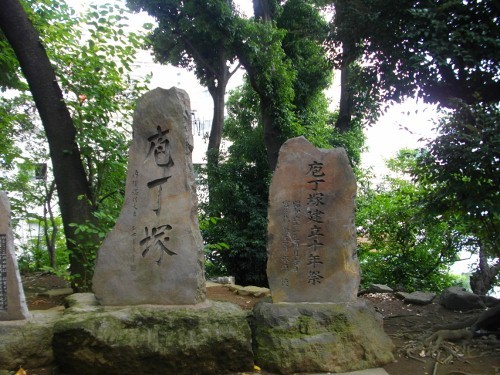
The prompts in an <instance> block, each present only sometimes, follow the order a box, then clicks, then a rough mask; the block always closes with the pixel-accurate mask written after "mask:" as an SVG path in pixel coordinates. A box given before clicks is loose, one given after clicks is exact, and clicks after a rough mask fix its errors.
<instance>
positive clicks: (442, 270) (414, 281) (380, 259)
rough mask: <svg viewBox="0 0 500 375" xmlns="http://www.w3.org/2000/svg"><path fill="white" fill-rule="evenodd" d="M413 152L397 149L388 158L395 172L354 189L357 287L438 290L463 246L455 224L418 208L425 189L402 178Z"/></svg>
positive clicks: (447, 280)
mask: <svg viewBox="0 0 500 375" xmlns="http://www.w3.org/2000/svg"><path fill="white" fill-rule="evenodd" d="M416 156H417V152H416V151H414V150H402V151H400V152H399V154H398V156H397V157H396V158H394V159H392V160H391V161H389V163H388V164H389V167H390V168H391V169H392V171H394V172H397V173H398V174H397V175H396V176H395V177H391V176H388V177H386V178H385V180H384V181H383V183H382V184H380V185H378V186H377V187H376V188H375V189H373V188H370V187H366V186H365V185H363V184H361V186H365V187H364V188H362V189H361V190H360V191H359V194H358V200H357V213H356V223H357V226H358V235H359V236H361V237H362V238H363V239H364V241H361V244H360V245H359V250H358V253H359V259H360V263H361V269H362V286H367V285H369V284H371V283H382V284H387V285H389V286H391V287H394V288H397V289H403V290H405V291H409V292H411V291H415V290H432V291H440V290H442V289H444V288H445V287H447V286H450V285H451V284H452V283H453V277H452V276H450V275H449V273H448V271H449V266H450V265H451V264H452V263H453V262H454V261H456V260H457V259H458V258H457V253H458V251H460V250H464V249H467V248H468V247H469V246H470V245H471V243H470V238H469V237H467V236H464V235H463V234H462V233H461V232H460V231H459V227H458V224H457V223H456V222H454V221H449V220H445V219H444V218H443V217H440V216H429V215H426V213H425V212H424V211H423V210H422V204H421V202H422V199H424V197H425V194H426V190H425V189H424V187H423V186H421V185H419V184H415V183H414V182H412V181H411V180H410V179H409V178H408V177H409V176H408V174H406V175H405V174H404V172H408V171H409V170H410V169H411V168H413V166H414V163H415V160H416Z"/></svg>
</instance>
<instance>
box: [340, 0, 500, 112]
mask: <svg viewBox="0 0 500 375" xmlns="http://www.w3.org/2000/svg"><path fill="white" fill-rule="evenodd" d="M331 2H332V3H334V5H335V11H336V16H335V18H334V23H333V25H332V26H333V27H332V31H333V33H332V40H331V47H332V48H331V51H332V53H333V55H334V57H335V58H336V60H337V61H339V59H340V58H341V57H342V56H341V55H340V54H339V51H341V50H340V49H339V47H340V45H341V43H345V41H349V43H350V44H351V45H352V49H353V50H352V51H350V53H352V54H353V56H354V58H355V59H359V58H362V60H363V61H365V64H363V66H362V68H361V70H360V71H359V72H358V73H360V74H361V75H360V77H363V76H364V81H365V82H366V85H365V86H366V87H367V89H368V92H371V95H372V96H373V97H375V98H376V102H381V100H389V101H392V100H395V101H399V100H401V99H402V98H404V97H407V96H413V95H415V94H417V95H419V96H420V97H422V98H424V99H425V100H426V101H428V102H433V103H435V102H438V103H440V104H441V105H443V106H453V102H452V101H450V99H451V98H460V99H462V100H464V101H465V102H468V103H472V102H474V101H475V100H476V98H477V97H478V96H479V97H480V98H481V100H483V101H485V102H490V103H494V102H498V100H499V98H500V96H499V92H500V90H499V82H498V76H499V66H500V65H499V64H498V61H499V54H498V51H499V50H500V45H499V43H500V40H499V38H498V35H499V32H500V21H499V17H498V6H497V5H496V4H495V1H493V0H484V1H461V0H436V1H430V2H429V1H426V2H422V1H411V0H397V1H396V0H391V1H387V0H360V1H349V0H335V1H331Z"/></svg>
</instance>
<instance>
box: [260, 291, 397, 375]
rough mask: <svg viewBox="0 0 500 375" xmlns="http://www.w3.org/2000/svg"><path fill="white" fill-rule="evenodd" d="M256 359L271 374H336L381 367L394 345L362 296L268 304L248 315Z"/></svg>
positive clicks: (379, 318) (380, 321)
mask: <svg viewBox="0 0 500 375" xmlns="http://www.w3.org/2000/svg"><path fill="white" fill-rule="evenodd" d="M252 327H253V337H254V355H255V362H256V364H257V365H258V366H259V367H261V368H262V369H263V370H266V371H269V372H270V373H278V374H294V373H307V374H309V373H326V372H328V373H339V372H348V371H357V370H364V369H370V368H374V367H375V368H376V367H378V366H383V365H385V364H387V363H390V362H392V361H393V360H394V356H393V353H392V352H393V349H394V346H393V344H392V341H391V340H390V338H389V337H388V336H387V335H386V334H385V332H384V330H383V326H382V319H381V317H380V316H379V315H378V314H376V313H375V311H374V310H373V309H372V308H369V307H368V306H367V305H366V304H365V303H364V302H363V301H361V300H360V301H357V302H350V303H279V304H275V303H267V302H259V303H257V304H256V305H255V307H254V309H253V315H252Z"/></svg>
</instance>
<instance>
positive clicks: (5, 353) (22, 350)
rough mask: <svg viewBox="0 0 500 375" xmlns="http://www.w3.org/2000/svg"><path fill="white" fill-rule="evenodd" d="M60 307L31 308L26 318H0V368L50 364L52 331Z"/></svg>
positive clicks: (14, 368) (51, 359)
mask: <svg viewBox="0 0 500 375" xmlns="http://www.w3.org/2000/svg"><path fill="white" fill-rule="evenodd" d="M61 316H62V312H61V311H57V310H44V311H33V312H32V314H31V317H30V318H29V319H27V320H13V321H5V322H0V369H1V370H12V371H14V370H18V369H19V367H21V366H22V367H24V368H36V367H41V366H47V365H51V364H52V362H53V360H54V356H53V353H52V332H53V329H54V325H55V322H56V321H57V320H58V319H59V318H60V317H61Z"/></svg>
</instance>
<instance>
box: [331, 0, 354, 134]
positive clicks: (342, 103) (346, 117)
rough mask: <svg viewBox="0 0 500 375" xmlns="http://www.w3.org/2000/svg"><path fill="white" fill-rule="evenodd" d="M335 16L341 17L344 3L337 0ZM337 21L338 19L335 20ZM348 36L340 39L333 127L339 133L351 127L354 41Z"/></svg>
mask: <svg viewBox="0 0 500 375" xmlns="http://www.w3.org/2000/svg"><path fill="white" fill-rule="evenodd" d="M335 7H336V10H337V17H342V14H343V11H342V7H346V5H345V4H344V3H343V2H342V1H339V2H337V3H336V4H335ZM337 22H339V20H337ZM349 38H350V36H344V37H343V40H342V62H341V67H340V100H339V116H338V118H337V122H336V123H335V129H337V130H338V131H339V132H340V133H345V132H348V131H349V130H350V129H351V119H352V112H353V102H354V95H353V88H352V86H351V82H350V81H351V77H350V74H351V64H352V63H353V61H354V60H355V57H354V52H353V51H354V42H353V41H352V40H350V39H349Z"/></svg>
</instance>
